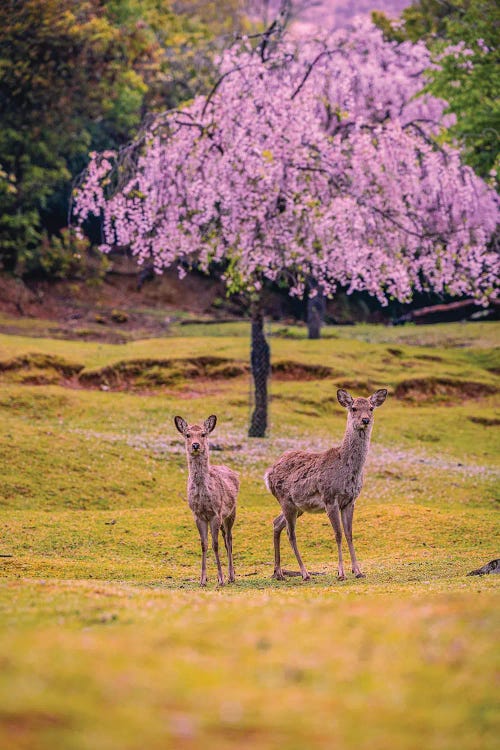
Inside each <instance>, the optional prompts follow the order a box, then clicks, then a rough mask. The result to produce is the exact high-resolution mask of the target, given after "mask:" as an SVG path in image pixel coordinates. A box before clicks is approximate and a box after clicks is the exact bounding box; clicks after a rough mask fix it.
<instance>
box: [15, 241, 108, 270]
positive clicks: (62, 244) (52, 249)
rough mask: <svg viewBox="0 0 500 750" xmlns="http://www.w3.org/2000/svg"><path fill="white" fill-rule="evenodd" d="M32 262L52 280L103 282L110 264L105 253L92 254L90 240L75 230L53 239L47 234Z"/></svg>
mask: <svg viewBox="0 0 500 750" xmlns="http://www.w3.org/2000/svg"><path fill="white" fill-rule="evenodd" d="M33 262H34V263H35V264H36V266H37V267H38V266H39V267H40V268H41V269H42V270H43V271H44V273H45V274H46V275H47V276H48V277H49V278H52V279H86V280H91V279H95V280H100V279H103V278H104V275H105V273H106V271H107V269H108V268H109V267H110V265H111V264H110V261H109V260H108V258H107V257H106V256H105V255H103V253H98V252H94V253H92V248H91V244H90V241H89V240H88V239H87V238H86V237H78V236H77V235H76V233H75V232H74V230H72V229H62V230H61V232H60V233H59V234H58V235H57V234H53V235H52V236H49V235H48V234H47V232H46V231H44V232H43V233H42V239H41V242H40V245H39V247H38V250H37V254H36V256H35V258H34V259H33ZM26 270H27V271H29V270H30V268H29V265H28V266H27V268H26Z"/></svg>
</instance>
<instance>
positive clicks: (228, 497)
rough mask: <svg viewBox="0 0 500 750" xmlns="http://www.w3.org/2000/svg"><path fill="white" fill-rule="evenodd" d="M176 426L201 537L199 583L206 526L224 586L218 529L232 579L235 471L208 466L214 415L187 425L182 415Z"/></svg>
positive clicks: (203, 583) (204, 576)
mask: <svg viewBox="0 0 500 750" xmlns="http://www.w3.org/2000/svg"><path fill="white" fill-rule="evenodd" d="M174 422H175V426H176V427H177V429H178V430H179V432H180V433H181V435H183V437H184V439H185V441H186V454H187V460H188V468H189V477H188V485H187V490H188V504H189V507H190V508H191V510H192V512H193V516H194V519H195V521H196V526H197V527H198V531H199V533H200V540H201V552H202V558H201V578H200V585H201V586H206V583H207V547H208V527H209V526H210V532H211V534H212V548H213V551H214V554H215V560H216V562H217V580H218V582H219V584H220V585H221V586H223V585H224V575H223V573H222V567H221V564H220V558H219V529H220V530H221V531H222V536H223V538H224V544H225V546H226V550H227V557H228V575H229V582H230V583H233V581H234V565H233V536H232V531H231V530H232V528H233V524H234V519H235V518H236V497H237V495H238V489H239V485H240V482H239V479H238V474H237V473H236V472H235V471H233V470H232V469H229V468H228V467H227V466H211V465H210V458H209V446H208V436H209V434H210V433H211V432H212V430H213V429H214V427H215V425H216V422H217V417H216V416H215V415H214V414H212V415H211V416H210V417H208V419H206V420H205V422H204V423H203V427H200V426H199V425H197V424H192V425H188V423H187V422H186V420H185V419H183V418H182V417H174Z"/></svg>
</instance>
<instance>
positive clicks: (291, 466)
mask: <svg viewBox="0 0 500 750" xmlns="http://www.w3.org/2000/svg"><path fill="white" fill-rule="evenodd" d="M386 397H387V389H386V388H381V389H379V390H378V391H375V393H374V394H373V395H371V396H370V397H369V398H353V397H352V396H351V395H350V394H349V393H348V392H347V391H346V390H344V389H342V388H340V389H339V390H338V391H337V400H338V402H339V404H340V405H341V406H343V407H344V408H345V409H347V425H346V429H345V433H344V437H343V440H342V442H341V443H340V445H336V446H333V447H332V448H329V449H328V450H326V451H323V452H321V453H312V452H308V451H304V450H292V451H287V452H286V453H284V454H283V455H282V456H281V457H280V458H279V459H278V460H277V461H276V463H275V464H274V465H273V466H272V467H271V468H270V469H268V471H266V473H265V475H264V481H265V484H266V486H267V488H268V490H269V491H270V492H271V493H272V494H273V495H274V497H275V498H276V500H277V501H278V502H279V504H280V505H281V509H282V512H281V513H280V514H279V516H277V517H276V518H275V519H274V521H273V529H274V574H273V578H276V579H277V580H279V581H282V580H284V577H285V574H286V575H299V574H298V573H294V572H292V571H284V570H283V568H282V567H281V559H280V538H281V532H282V531H283V529H284V528H285V526H286V530H287V534H288V538H289V540H290V544H291V546H292V549H293V551H294V553H295V557H296V558H297V562H298V564H299V567H300V575H302V578H303V580H304V581H308V580H309V579H310V574H309V573H308V571H307V569H306V567H305V565H304V563H303V562H302V558H301V556H300V553H299V550H298V547H297V538H296V533H295V526H296V522H297V518H299V516H301V515H302V514H303V513H322V512H323V513H324V512H326V514H327V516H328V519H329V521H330V523H331V525H332V528H333V531H334V534H335V539H336V542H337V548H338V579H339V580H341V581H343V580H345V578H346V576H345V572H344V562H343V558H342V527H341V519H342V526H343V528H344V534H345V537H346V540H347V544H348V547H349V552H350V555H351V563H352V572H353V573H354V575H355V576H356V578H364V577H365V574H364V573H363V572H362V571H361V568H360V567H359V564H358V561H357V559H356V552H355V550H354V544H353V541H352V520H353V515H354V504H355V502H356V499H357V497H358V496H359V494H360V492H361V488H362V486H363V468H364V465H365V461H366V457H367V455H368V448H369V446H370V439H371V432H372V427H373V412H374V409H376V408H377V407H379V406H381V405H382V404H383V403H384V401H385V399H386Z"/></svg>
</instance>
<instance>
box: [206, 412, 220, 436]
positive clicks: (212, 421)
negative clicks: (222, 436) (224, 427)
mask: <svg viewBox="0 0 500 750" xmlns="http://www.w3.org/2000/svg"><path fill="white" fill-rule="evenodd" d="M216 424H217V417H216V416H215V414H211V415H210V416H209V417H208V419H205V429H206V431H207V432H212V430H213V429H214V428H215V425H216Z"/></svg>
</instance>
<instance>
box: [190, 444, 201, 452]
mask: <svg viewBox="0 0 500 750" xmlns="http://www.w3.org/2000/svg"><path fill="white" fill-rule="evenodd" d="M192 446H193V450H194V451H197V450H199V449H200V444H199V443H193V444H192Z"/></svg>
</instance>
